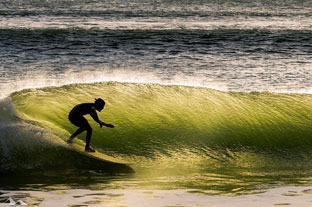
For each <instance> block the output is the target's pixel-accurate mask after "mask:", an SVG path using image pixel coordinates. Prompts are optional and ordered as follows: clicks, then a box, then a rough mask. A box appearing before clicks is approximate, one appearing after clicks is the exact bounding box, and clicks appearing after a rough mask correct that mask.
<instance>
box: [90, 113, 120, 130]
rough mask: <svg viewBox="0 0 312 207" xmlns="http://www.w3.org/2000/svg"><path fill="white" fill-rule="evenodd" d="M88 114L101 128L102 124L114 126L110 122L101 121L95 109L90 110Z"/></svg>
mask: <svg viewBox="0 0 312 207" xmlns="http://www.w3.org/2000/svg"><path fill="white" fill-rule="evenodd" d="M90 115H91V117H92V118H93V119H94V121H96V122H97V123H99V124H100V127H101V128H102V126H106V127H109V128H114V125H112V124H106V123H104V122H102V121H101V120H100V119H99V117H98V115H97V113H96V111H91V113H90Z"/></svg>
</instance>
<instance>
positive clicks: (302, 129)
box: [0, 82, 312, 171]
mask: <svg viewBox="0 0 312 207" xmlns="http://www.w3.org/2000/svg"><path fill="white" fill-rule="evenodd" d="M97 97H101V98H103V99H105V100H106V102H107V105H106V107H105V109H104V110H103V111H102V112H101V113H99V117H100V119H101V120H103V121H104V122H106V123H112V124H114V125H115V128H114V129H109V128H102V129H101V128H99V127H98V125H97V124H96V123H95V122H94V121H93V120H91V118H90V117H88V120H89V122H90V124H91V126H92V127H93V129H94V130H93V137H92V140H91V143H92V145H93V146H95V147H96V148H97V149H98V150H99V151H103V152H105V153H106V154H109V155H111V156H115V157H118V158H121V159H124V160H127V161H130V162H132V163H134V165H135V166H138V167H157V168H158V169H164V168H168V167H170V168H175V167H177V168H179V169H180V168H183V169H184V171H189V170H190V171H203V170H204V171H205V170H207V169H208V168H209V169H211V168H218V167H222V166H223V167H225V166H227V167H229V166H231V167H235V166H236V167H238V166H240V167H248V168H249V167H250V168H263V167H267V168H272V166H274V167H276V168H285V167H289V168H294V167H295V166H297V167H300V168H302V167H308V166H310V164H312V163H310V161H309V160H311V159H310V158H311V153H309V151H311V147H312V139H311V132H312V128H311V123H312V96H311V95H308V94H280V93H270V92H251V93H243V92H222V91H218V90H214V89H208V88H200V87H188V86H170V85H158V84H138V83H119V82H103V83H92V84H72V85H66V86H62V87H45V88H40V89H26V90H23V91H19V92H15V93H13V94H11V95H10V97H9V98H10V101H7V103H6V104H5V105H3V104H4V103H2V105H3V106H2V111H1V117H2V120H1V123H2V124H3V126H4V127H1V129H0V130H1V139H0V140H1V154H2V155H4V156H1V157H2V159H1V166H2V167H1V169H11V168H12V166H19V168H22V169H23V168H35V167H38V166H36V165H40V166H41V167H42V166H43V168H49V167H52V166H54V165H55V166H67V164H66V163H68V162H69V163H71V164H70V165H68V167H76V166H74V164H73V163H75V162H76V160H79V159H80V158H77V157H75V156H76V155H75V156H73V155H72V154H71V155H70V156H68V155H66V153H68V151H66V150H63V149H64V146H63V145H64V144H62V143H64V142H63V141H62V140H61V139H64V140H65V139H67V138H68V137H69V136H70V134H71V133H73V132H74V131H75V130H76V127H75V126H73V125H71V124H70V122H69V121H68V120H67V116H68V112H69V111H70V110H71V108H72V107H73V106H75V105H76V104H79V103H83V102H93V100H94V98H97ZM10 105H11V109H10V107H8V106H10ZM4 106H5V107H4ZM15 110H16V111H15ZM10 111H11V112H10ZM12 111H13V112H12ZM9 112H10V113H9ZM14 114H15V115H14ZM84 136H85V135H84V134H82V135H80V136H79V139H80V140H82V141H83V140H84ZM12 143H14V144H12ZM12 154H13V155H14V156H12ZM21 156H22V157H23V159H25V160H27V161H25V162H24V163H20V158H21ZM60 157H62V158H63V159H60ZM65 157H66V159H67V157H72V158H69V160H67V161H66V159H64V158H65ZM79 162H80V161H79ZM86 163H88V162H86ZM309 163H310V164H309ZM65 164H66V165H65ZM173 166H175V167H173Z"/></svg>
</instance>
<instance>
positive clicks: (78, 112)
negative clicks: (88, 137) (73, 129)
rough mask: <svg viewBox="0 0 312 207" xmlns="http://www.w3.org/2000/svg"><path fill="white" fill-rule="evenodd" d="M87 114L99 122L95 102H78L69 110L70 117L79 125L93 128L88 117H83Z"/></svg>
mask: <svg viewBox="0 0 312 207" xmlns="http://www.w3.org/2000/svg"><path fill="white" fill-rule="evenodd" d="M86 114H90V115H91V117H92V118H93V119H94V120H95V121H96V122H99V118H98V116H97V113H96V111H95V108H94V104H93V103H82V104H78V105H77V106H75V107H74V108H73V109H72V110H71V111H70V112H69V115H68V119H69V121H70V122H71V123H72V124H74V125H76V126H77V127H80V128H84V129H89V128H91V127H90V125H89V123H88V121H87V119H86V118H84V117H83V116H84V115H86Z"/></svg>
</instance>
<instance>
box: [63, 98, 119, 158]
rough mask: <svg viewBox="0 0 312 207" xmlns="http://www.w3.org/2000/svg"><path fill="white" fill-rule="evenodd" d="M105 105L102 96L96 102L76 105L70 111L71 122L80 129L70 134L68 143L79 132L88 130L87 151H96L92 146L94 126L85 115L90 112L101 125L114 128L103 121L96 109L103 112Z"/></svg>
mask: <svg viewBox="0 0 312 207" xmlns="http://www.w3.org/2000/svg"><path fill="white" fill-rule="evenodd" d="M104 106H105V101H104V100H103V99H100V98H99V99H95V102H94V103H82V104H78V105H76V106H75V107H74V108H73V109H72V110H71V111H70V112H69V115H68V119H69V120H70V122H71V123H72V124H74V125H76V126H77V127H79V129H77V131H76V132H75V133H73V134H72V135H71V136H70V138H69V140H67V143H72V142H73V139H74V138H75V137H76V136H77V135H78V134H80V133H82V132H84V131H87V136H86V147H85V151H86V152H95V150H94V149H92V148H91V147H90V140H91V136H92V128H91V126H90V124H89V123H88V121H87V119H85V118H84V117H83V116H84V115H86V114H90V115H91V117H92V118H93V119H94V121H96V122H97V123H99V124H100V127H102V126H106V127H110V128H114V125H112V124H106V123H104V122H102V121H101V120H100V119H99V117H98V115H97V113H96V111H99V112H101V111H102V110H103V109H104Z"/></svg>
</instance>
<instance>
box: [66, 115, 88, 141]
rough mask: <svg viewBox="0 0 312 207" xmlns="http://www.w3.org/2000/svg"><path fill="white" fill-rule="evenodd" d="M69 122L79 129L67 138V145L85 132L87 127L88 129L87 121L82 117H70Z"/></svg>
mask: <svg viewBox="0 0 312 207" xmlns="http://www.w3.org/2000/svg"><path fill="white" fill-rule="evenodd" d="M69 120H70V122H71V123H72V124H74V125H75V126H77V127H79V128H78V129H77V131H75V133H73V134H72V135H71V136H70V137H69V140H67V143H72V142H73V139H74V138H75V137H76V136H78V135H79V134H81V133H82V132H84V131H86V130H87V128H88V127H87V126H89V127H90V125H89V123H88V121H87V120H86V119H85V118H84V117H74V118H73V117H71V118H70V119H69Z"/></svg>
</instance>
